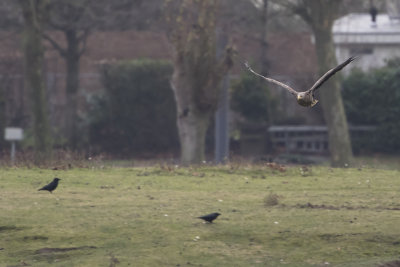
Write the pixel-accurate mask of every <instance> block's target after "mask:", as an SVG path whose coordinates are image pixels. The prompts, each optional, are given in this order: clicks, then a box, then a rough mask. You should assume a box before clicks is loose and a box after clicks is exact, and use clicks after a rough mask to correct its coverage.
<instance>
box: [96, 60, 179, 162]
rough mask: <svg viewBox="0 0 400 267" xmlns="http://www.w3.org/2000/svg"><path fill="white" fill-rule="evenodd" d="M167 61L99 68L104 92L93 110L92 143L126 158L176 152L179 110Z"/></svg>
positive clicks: (132, 62) (144, 61)
mask: <svg viewBox="0 0 400 267" xmlns="http://www.w3.org/2000/svg"><path fill="white" fill-rule="evenodd" d="M171 74H172V66H171V64H170V63H169V62H167V61H159V60H149V59H141V60H132V61H124V62H121V63H117V64H112V65H111V64H108V65H103V66H102V67H101V75H102V82H103V84H104V88H105V94H104V95H103V96H102V97H100V98H99V99H98V101H96V102H97V103H96V105H95V107H94V109H93V111H92V113H91V117H92V120H91V121H92V123H91V125H90V143H91V145H92V146H94V147H96V148H97V149H98V150H101V151H105V152H109V153H113V154H118V155H126V156H138V155H140V156H143V155H146V154H148V155H151V156H154V154H155V153H166V152H172V151H176V150H177V147H178V145H179V143H178V142H179V141H178V134H177V127H176V108H175V101H174V97H173V92H172V90H171V88H170V82H169V80H170V77H171Z"/></svg>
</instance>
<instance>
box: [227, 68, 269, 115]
mask: <svg viewBox="0 0 400 267" xmlns="http://www.w3.org/2000/svg"><path fill="white" fill-rule="evenodd" d="M265 84H266V83H265V82H263V81H262V82H260V78H258V77H256V76H254V75H252V74H248V73H244V74H242V76H241V77H240V79H239V80H238V81H237V82H236V83H234V84H233V85H232V109H233V110H234V111H236V112H238V113H240V114H241V115H242V116H243V117H244V118H245V119H247V120H249V121H251V122H267V121H268V104H269V103H270V101H269V100H270V96H269V93H268V87H267V86H266V85H265Z"/></svg>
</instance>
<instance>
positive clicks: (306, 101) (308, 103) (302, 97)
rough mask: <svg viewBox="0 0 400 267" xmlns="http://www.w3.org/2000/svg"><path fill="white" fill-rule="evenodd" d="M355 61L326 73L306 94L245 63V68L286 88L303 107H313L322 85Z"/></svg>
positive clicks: (351, 59) (344, 63) (349, 59)
mask: <svg viewBox="0 0 400 267" xmlns="http://www.w3.org/2000/svg"><path fill="white" fill-rule="evenodd" d="M354 59H355V57H350V58H348V59H347V60H346V61H345V62H343V63H342V64H340V65H339V66H337V67H335V68H333V69H331V70H329V71H328V72H327V73H325V74H324V75H323V76H322V77H321V78H319V80H318V81H317V82H316V83H314V85H313V86H312V87H311V88H310V89H308V90H307V91H304V92H297V91H296V90H294V89H293V88H292V87H290V86H288V85H286V84H284V83H281V82H279V81H277V80H274V79H271V78H267V77H264V76H262V75H261V74H258V73H257V72H255V71H254V70H253V69H252V68H251V67H250V65H249V64H248V63H247V62H245V63H244V64H245V66H246V68H247V69H248V70H249V71H250V72H252V73H253V74H255V75H257V76H259V77H261V78H263V79H265V80H266V81H268V82H271V83H274V84H276V85H279V86H281V87H283V88H286V89H287V90H288V91H289V92H290V93H291V94H292V95H294V96H295V97H296V100H297V103H299V104H300V105H301V106H303V107H313V106H314V105H315V104H317V103H318V100H317V99H315V96H314V92H315V91H316V90H317V89H318V88H319V87H321V85H322V84H323V83H324V82H326V81H327V80H328V79H329V78H330V77H332V76H333V75H334V74H335V73H336V72H338V71H340V70H341V69H343V68H344V67H345V66H346V65H347V64H349V63H350V62H352V61H353V60H354Z"/></svg>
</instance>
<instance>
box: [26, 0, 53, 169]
mask: <svg viewBox="0 0 400 267" xmlns="http://www.w3.org/2000/svg"><path fill="white" fill-rule="evenodd" d="M19 5H20V7H21V9H22V13H23V18H24V35H23V48H24V59H25V84H26V86H27V87H28V88H29V89H30V92H31V100H32V109H33V136H34V148H35V161H36V163H41V162H42V161H44V160H46V159H49V158H50V157H51V145H52V141H51V133H50V127H49V121H48V114H47V108H46V107H47V97H46V89H45V85H44V81H43V72H42V69H43V57H44V51H43V46H42V23H43V21H44V20H45V18H46V5H47V1H46V0H36V1H34V0H19Z"/></svg>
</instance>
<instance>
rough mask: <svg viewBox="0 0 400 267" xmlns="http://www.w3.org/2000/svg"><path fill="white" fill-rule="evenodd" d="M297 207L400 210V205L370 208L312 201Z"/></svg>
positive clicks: (296, 206)
mask: <svg viewBox="0 0 400 267" xmlns="http://www.w3.org/2000/svg"><path fill="white" fill-rule="evenodd" d="M294 207H295V208H298V209H323V210H341V209H344V210H365V209H375V210H400V207H383V206H378V207H374V208H369V207H367V206H347V205H341V206H333V205H325V204H321V205H319V204H311V203H310V202H307V203H306V204H300V203H298V204H296V205H295V206H294Z"/></svg>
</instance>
